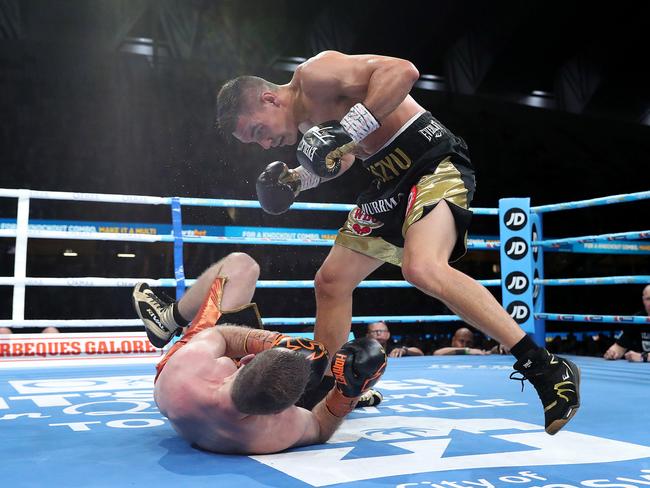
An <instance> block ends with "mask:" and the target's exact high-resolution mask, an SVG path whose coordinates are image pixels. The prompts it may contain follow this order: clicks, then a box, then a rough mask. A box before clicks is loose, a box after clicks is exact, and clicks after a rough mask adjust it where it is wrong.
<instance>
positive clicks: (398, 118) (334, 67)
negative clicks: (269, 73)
mask: <svg viewBox="0 0 650 488" xmlns="http://www.w3.org/2000/svg"><path fill="white" fill-rule="evenodd" d="M376 58H377V56H371V55H361V56H345V55H342V54H341V53H337V52H332V51H326V52H324V53H321V54H319V55H318V56H315V57H314V58H311V59H310V60H308V61H306V62H305V63H303V64H302V65H301V66H300V67H299V68H298V69H297V70H296V72H295V74H294V77H293V79H292V80H291V82H290V84H289V86H291V87H292V88H293V89H295V90H296V99H295V100H296V105H295V109H296V110H295V113H296V115H297V120H298V128H299V130H300V132H302V133H304V132H306V131H307V130H309V129H310V128H311V127H313V126H314V125H317V124H320V123H322V122H326V121H328V120H341V119H342V118H343V117H344V116H345V114H346V113H347V112H348V110H350V107H352V105H354V104H355V103H358V102H362V101H364V100H365V98H366V96H367V94H368V78H369V76H368V71H369V69H371V68H372V65H373V62H374V60H375V59H376ZM424 111H425V109H424V108H423V107H422V106H421V105H420V104H418V103H417V102H416V101H415V100H414V99H413V98H412V97H411V96H410V95H407V96H406V98H405V99H404V100H403V101H401V102H399V103H398V105H397V107H396V108H395V109H394V110H392V111H391V112H390V113H388V114H387V115H385V116H383V117H380V116H379V115H378V114H377V115H376V116H377V117H378V118H381V127H379V128H378V129H377V130H376V131H374V132H373V133H372V134H370V135H369V136H368V137H366V138H365V139H364V140H363V141H361V143H360V144H359V146H358V147H357V149H356V150H355V152H354V154H355V156H357V157H359V158H361V159H365V158H367V157H369V156H371V155H372V154H374V153H376V152H377V151H378V150H379V149H380V148H381V147H382V146H384V145H385V144H386V142H388V140H390V138H391V137H393V135H395V133H396V132H397V131H398V130H399V129H400V128H401V127H402V126H403V125H404V124H405V123H406V122H408V121H409V120H410V119H411V118H412V117H413V116H414V115H416V114H418V113H422V112H424Z"/></svg>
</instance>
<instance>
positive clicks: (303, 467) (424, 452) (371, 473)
mask: <svg viewBox="0 0 650 488" xmlns="http://www.w3.org/2000/svg"><path fill="white" fill-rule="evenodd" d="M454 431H455V432H454ZM492 431H494V432H495V433H494V434H492V433H491V432H492ZM497 431H498V432H497ZM457 435H464V436H468V435H474V436H476V438H477V441H476V443H484V442H494V443H498V445H499V446H501V447H500V448H499V449H497V451H498V452H494V450H493V451H492V452H489V453H482V454H477V453H476V452H472V451H471V449H470V448H465V449H464V450H461V452H460V453H459V452H457V450H456V452H451V453H450V452H446V451H448V450H449V451H454V448H453V447H452V448H450V449H448V448H449V446H450V444H451V445H452V446H453V443H454V437H455V436H457ZM559 438H561V442H558V439H559ZM481 439H482V440H481ZM476 443H474V445H475V444H476ZM465 445H466V444H465ZM495 445H496V444H495ZM595 446H597V448H594V447H595ZM357 447H359V449H356V448H357ZM468 450H470V452H468V453H467V454H465V452H467V451H468ZM353 451H359V452H353ZM504 453H507V454H505V455H504ZM648 456H650V447H646V446H641V445H638V444H631V443H628V442H621V441H614V440H610V439H606V438H603V437H596V436H591V435H586V434H578V433H575V432H569V431H566V430H563V431H562V432H560V433H559V434H558V435H557V436H555V437H551V436H550V435H548V434H546V433H545V432H544V430H543V428H542V427H541V426H539V425H534V424H529V423H526V422H518V421H515V420H510V419H501V418H496V419H490V418H481V419H452V418H437V417H400V416H386V417H372V418H357V419H348V420H346V421H345V422H344V423H343V425H342V426H341V428H340V429H339V430H338V431H337V432H336V434H334V437H332V439H331V440H330V441H329V442H328V443H327V444H325V445H319V446H312V447H309V448H302V449H301V450H298V451H293V452H284V453H281V454H271V455H264V456H251V458H252V459H255V460H256V461H259V462H260V463H262V464H266V465H267V466H269V467H271V468H273V469H277V470H279V471H282V472H283V473H285V474H287V475H288V476H291V477H293V478H296V479H298V480H301V481H303V482H304V483H308V484H310V485H311V486H328V485H333V484H336V483H354V482H358V481H362V480H368V479H376V478H385V477H387V476H400V475H412V474H417V473H435V472H440V471H451V472H454V471H456V470H458V471H459V472H462V473H467V472H468V471H470V470H473V469H480V468H484V469H489V468H504V467H513V466H516V467H530V466H545V465H573V464H576V465H578V464H587V463H607V462H615V461H628V460H632V459H643V458H645V457H648Z"/></svg>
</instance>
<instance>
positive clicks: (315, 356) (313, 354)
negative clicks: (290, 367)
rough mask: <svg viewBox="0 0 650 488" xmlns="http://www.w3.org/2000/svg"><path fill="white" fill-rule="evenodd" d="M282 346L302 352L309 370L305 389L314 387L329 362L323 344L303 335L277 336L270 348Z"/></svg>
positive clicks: (318, 382)
mask: <svg viewBox="0 0 650 488" xmlns="http://www.w3.org/2000/svg"><path fill="white" fill-rule="evenodd" d="M276 347H284V348H285V349H289V350H290V351H295V352H297V353H299V354H302V355H303V356H304V357H305V358H307V360H308V361H309V365H310V367H311V372H310V374H309V381H308V382H307V386H306V387H305V390H310V389H314V388H316V387H317V386H318V385H319V384H320V382H321V379H322V378H323V375H324V374H325V370H326V369H327V365H328V364H329V362H330V361H329V356H328V354H327V350H326V349H325V346H324V345H323V344H321V343H320V342H318V341H313V340H311V339H307V338H305V337H290V336H285V335H282V336H279V337H278V338H277V339H276V340H275V341H274V343H273V346H272V348H276Z"/></svg>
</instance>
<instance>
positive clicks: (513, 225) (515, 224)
mask: <svg viewBox="0 0 650 488" xmlns="http://www.w3.org/2000/svg"><path fill="white" fill-rule="evenodd" d="M526 222H528V216H527V215H526V214H525V213H524V211H523V210H522V209H520V208H517V207H515V208H511V209H510V210H508V211H507V212H506V214H505V215H504V216H503V223H504V224H505V226H506V227H507V228H508V229H510V230H521V229H523V228H524V226H525V225H526Z"/></svg>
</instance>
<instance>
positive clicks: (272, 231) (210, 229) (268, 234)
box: [0, 219, 338, 240]
mask: <svg viewBox="0 0 650 488" xmlns="http://www.w3.org/2000/svg"><path fill="white" fill-rule="evenodd" d="M182 227H183V231H182V232H183V236H185V237H202V236H210V237H246V238H264V239H330V240H333V239H334V238H336V234H337V232H338V231H337V230H335V229H295V228H282V227H242V226H223V225H202V226H194V225H191V224H185V225H183V226H182ZM15 228H16V221H15V220H13V219H0V230H2V229H8V230H14V229H15ZM29 229H30V230H48V231H59V232H98V233H112V234H148V235H172V224H152V223H142V222H139V223H138V222H89V221H82V220H78V221H76V220H31V221H30V223H29Z"/></svg>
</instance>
